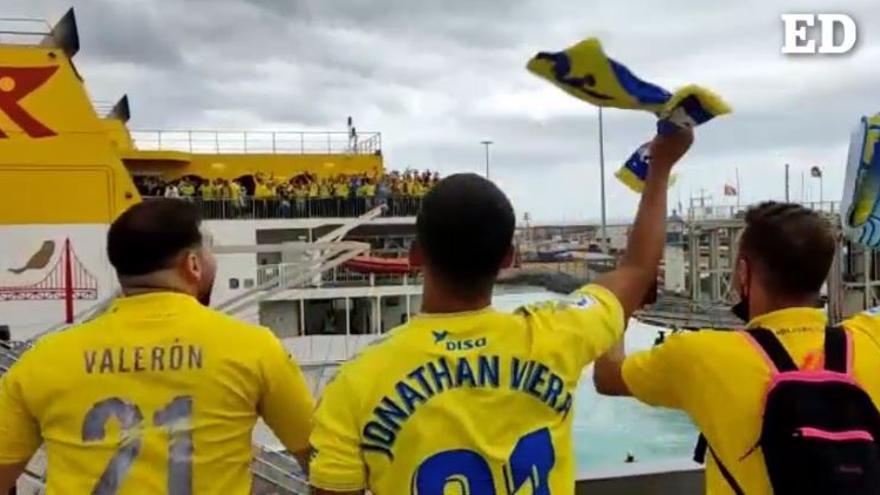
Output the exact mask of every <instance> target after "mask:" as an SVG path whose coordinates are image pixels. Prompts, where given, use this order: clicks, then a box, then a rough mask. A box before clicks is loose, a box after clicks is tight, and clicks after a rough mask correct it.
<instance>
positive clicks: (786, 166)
mask: <svg viewBox="0 0 880 495" xmlns="http://www.w3.org/2000/svg"><path fill="white" fill-rule="evenodd" d="M788 182H789V181H788V164H787V163H786V164H785V202H786V203H788V202H789V201H791V199H790V198H789V194H788Z"/></svg>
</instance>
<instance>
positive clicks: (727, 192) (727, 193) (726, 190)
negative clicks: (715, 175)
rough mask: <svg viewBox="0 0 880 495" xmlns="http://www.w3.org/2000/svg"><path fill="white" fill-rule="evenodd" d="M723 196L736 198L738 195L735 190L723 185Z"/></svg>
mask: <svg viewBox="0 0 880 495" xmlns="http://www.w3.org/2000/svg"><path fill="white" fill-rule="evenodd" d="M724 195H725V196H737V195H739V191H737V190H736V188H735V187H733V186H731V185H730V184H724Z"/></svg>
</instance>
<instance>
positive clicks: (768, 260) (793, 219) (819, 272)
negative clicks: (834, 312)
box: [740, 201, 836, 297]
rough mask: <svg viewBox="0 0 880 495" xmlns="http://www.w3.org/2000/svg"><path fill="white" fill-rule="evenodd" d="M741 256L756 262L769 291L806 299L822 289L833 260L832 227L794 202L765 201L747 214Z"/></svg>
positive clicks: (817, 215)
mask: <svg viewBox="0 0 880 495" xmlns="http://www.w3.org/2000/svg"><path fill="white" fill-rule="evenodd" d="M745 220H746V228H745V230H744V231H743V234H742V238H741V239H740V250H741V255H742V256H743V257H744V258H745V259H746V260H748V261H751V262H753V263H756V264H757V265H758V266H759V270H760V272H761V274H762V275H763V277H762V279H763V281H764V283H765V284H766V286H767V289H768V290H770V291H772V292H775V293H777V294H779V295H784V296H796V297H797V296H806V295H810V294H815V293H818V292H819V290H820V289H821V288H822V284H823V283H824V281H825V278H826V277H827V276H828V270H829V269H830V268H831V262H832V260H833V259H834V250H835V244H836V241H835V237H834V232H833V230H832V228H831V224H830V223H829V222H828V221H827V220H826V219H825V218H823V217H822V216H821V215H820V214H818V213H816V212H815V211H813V210H809V209H807V208H804V207H803V206H801V205H798V204H793V203H777V202H773V201H770V202H765V203H761V204H759V205H757V206H754V207H752V208H750V209H749V211H748V212H747V213H746V218H745Z"/></svg>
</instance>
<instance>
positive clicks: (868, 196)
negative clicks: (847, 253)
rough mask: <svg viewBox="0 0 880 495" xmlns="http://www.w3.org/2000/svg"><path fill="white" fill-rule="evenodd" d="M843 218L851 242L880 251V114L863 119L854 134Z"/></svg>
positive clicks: (841, 206)
mask: <svg viewBox="0 0 880 495" xmlns="http://www.w3.org/2000/svg"><path fill="white" fill-rule="evenodd" d="M840 214H841V224H843V231H844V233H845V234H846V236H847V238H849V239H850V240H851V241H853V242H857V243H859V244H862V245H865V246H868V247H870V248H873V249H877V248H880V114H877V115H874V116H873V117H862V118H861V120H860V121H859V125H858V127H856V130H855V131H854V132H853V134H852V138H851V139H850V146H849V157H848V159H847V167H846V180H845V181H844V186H843V198H842V202H841V205H840Z"/></svg>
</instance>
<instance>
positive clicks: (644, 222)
mask: <svg viewBox="0 0 880 495" xmlns="http://www.w3.org/2000/svg"><path fill="white" fill-rule="evenodd" d="M693 140H694V135H693V132H692V131H690V130H683V131H679V132H676V133H674V134H668V135H663V136H659V135H658V136H656V137H655V138H654V140H653V141H652V142H651V149H650V156H651V164H650V165H649V166H648V177H647V179H646V180H645V189H644V191H643V192H642V199H641V201H640V202H639V210H638V212H637V213H636V219H635V222H634V223H633V228H632V231H631V232H630V234H629V239H628V240H627V243H626V252H625V253H624V255H623V258H622V259H621V261H620V264H619V265H618V267H617V269H616V270H614V271H611V272H609V273H607V274H605V275H603V276H602V277H601V278H599V280H598V281H597V283H598V284H599V285H601V286H603V287H605V288H607V289H608V290H610V291H611V292H613V293H614V295H615V296H617V299H618V300H619V301H620V304H621V305H622V306H623V312H624V317H625V318H629V317H630V315H631V314H632V313H633V312H634V311H635V310H637V309H638V308H639V307H641V305H642V301H644V299H645V296H646V295H647V293H648V291H649V290H650V289H651V288H653V287H654V283H655V281H656V280H657V266H658V265H659V264H660V259H661V258H662V256H663V246H664V244H665V243H666V194H667V189H668V188H669V174H670V171H671V170H672V166H673V165H675V164H676V163H677V162H678V160H679V159H680V158H681V157H682V156H684V154H685V152H687V150H688V149H689V148H690V147H691V143H692V142H693Z"/></svg>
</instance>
